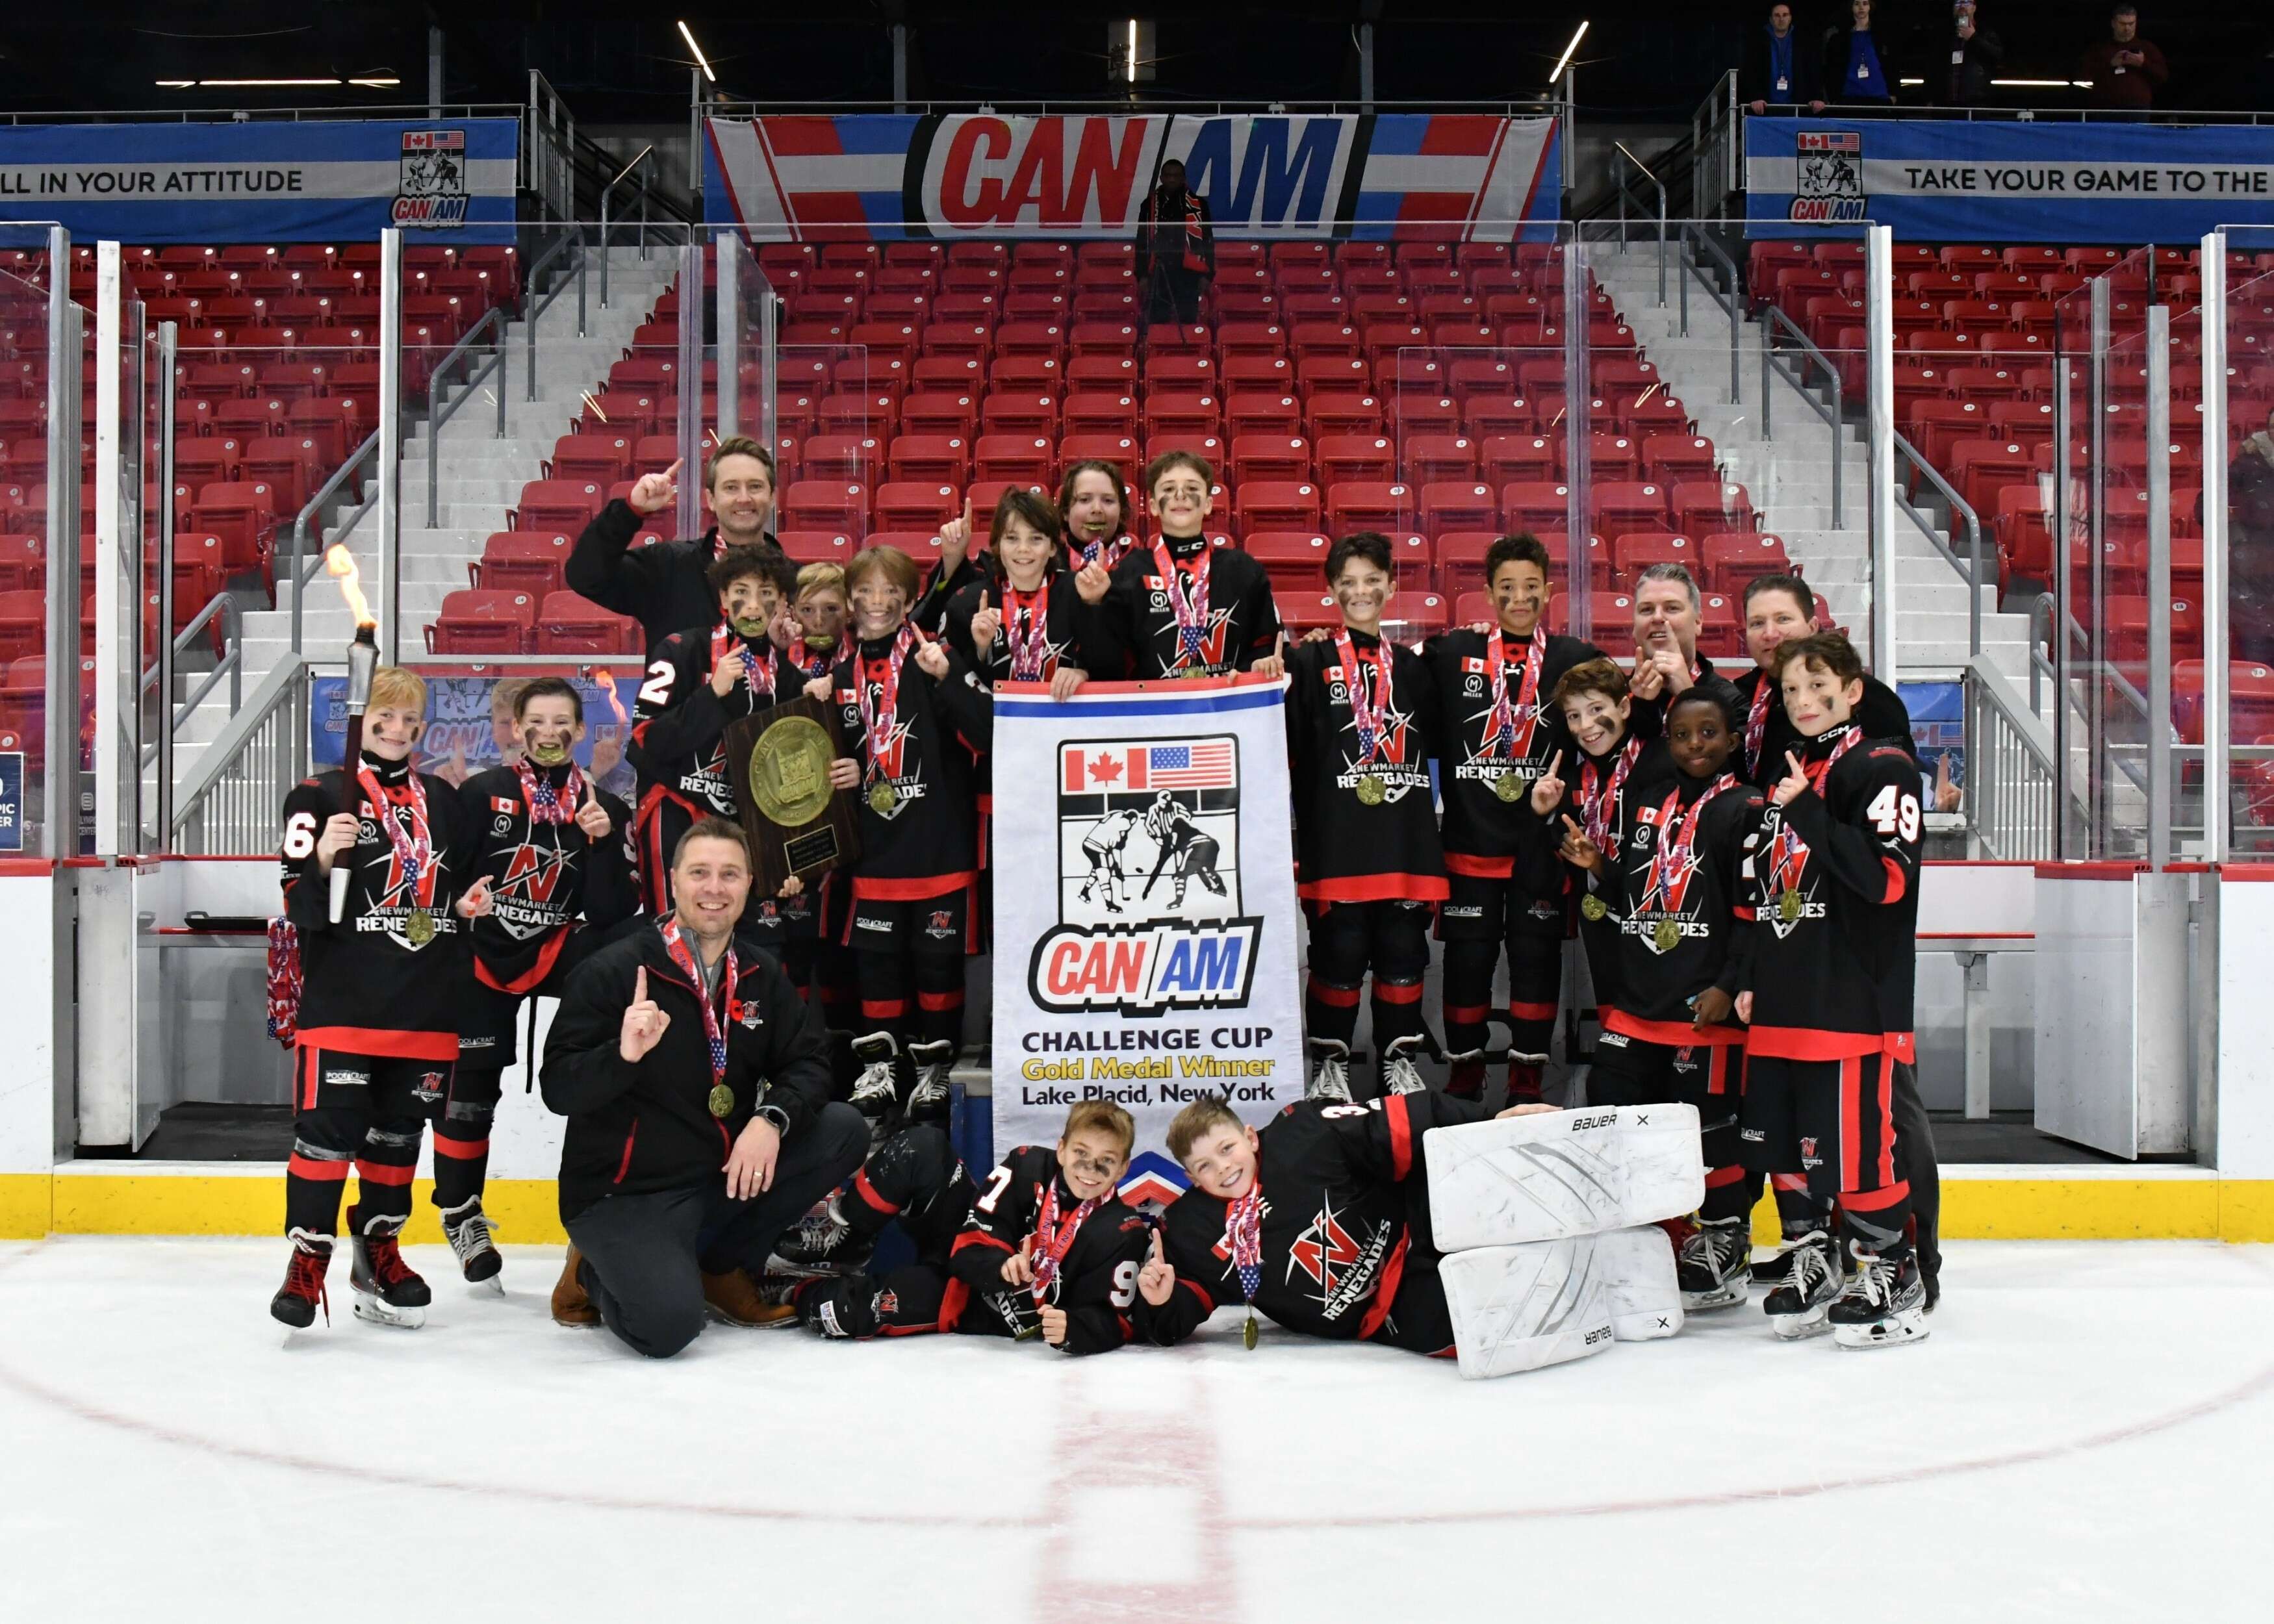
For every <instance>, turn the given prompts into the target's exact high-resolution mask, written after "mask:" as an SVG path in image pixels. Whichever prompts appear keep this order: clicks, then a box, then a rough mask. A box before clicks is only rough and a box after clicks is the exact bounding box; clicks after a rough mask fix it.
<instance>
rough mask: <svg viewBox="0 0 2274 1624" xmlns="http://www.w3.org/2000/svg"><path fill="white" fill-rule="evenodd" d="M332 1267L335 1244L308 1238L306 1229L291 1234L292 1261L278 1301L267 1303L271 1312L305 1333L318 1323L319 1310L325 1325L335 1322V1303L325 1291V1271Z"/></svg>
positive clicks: (273, 1300)
mask: <svg viewBox="0 0 2274 1624" xmlns="http://www.w3.org/2000/svg"><path fill="white" fill-rule="evenodd" d="M330 1267H332V1243H331V1241H330V1239H329V1238H328V1237H322V1236H315V1235H311V1234H309V1233H308V1232H307V1231H306V1230H305V1229H295V1230H293V1231H292V1261H291V1262H290V1263H289V1264H287V1265H286V1266H285V1268H284V1284H283V1286H282V1288H281V1289H279V1290H278V1291H277V1293H276V1295H275V1297H270V1298H269V1299H268V1312H269V1313H270V1314H272V1315H274V1316H275V1318H276V1319H281V1320H282V1321H283V1322H284V1323H285V1324H286V1325H289V1326H290V1327H292V1328H293V1329H294V1330H297V1331H305V1330H306V1329H307V1328H308V1327H310V1326H312V1325H313V1324H315V1323H316V1310H317V1309H318V1308H319V1307H320V1308H322V1309H323V1311H324V1323H325V1324H326V1325H329V1324H330V1323H331V1322H332V1302H331V1297H330V1295H329V1294H328V1292H326V1291H325V1289H324V1274H325V1271H326V1270H328V1269H329V1268H330Z"/></svg>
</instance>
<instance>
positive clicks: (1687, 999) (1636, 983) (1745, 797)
mask: <svg viewBox="0 0 2274 1624" xmlns="http://www.w3.org/2000/svg"><path fill="white" fill-rule="evenodd" d="M1626 798H1627V799H1628V801H1629V803H1630V812H1629V816H1625V817H1623V818H1622V820H1621V825H1622V829H1623V833H1624V836H1625V844H1624V845H1623V846H1622V847H1621V848H1620V851H1619V853H1618V854H1617V855H1616V856H1615V858H1610V859H1609V861H1611V866H1612V868H1613V870H1614V872H1613V873H1612V875H1610V876H1607V878H1608V881H1609V883H1608V884H1599V883H1597V882H1596V876H1589V893H1588V894H1590V895H1593V896H1596V897H1600V898H1602V899H1603V901H1604V902H1605V904H1606V906H1608V908H1609V910H1610V913H1609V916H1608V918H1607V920H1606V921H1605V922H1606V923H1608V924H1614V925H1615V926H1616V927H1617V930H1618V971H1617V977H1618V997H1617V999H1616V1001H1615V1004H1614V1005H1613V1006H1612V1007H1610V1008H1608V1009H1605V1010H1604V1011H1602V1020H1603V1028H1604V1030H1605V1031H1608V1032H1620V1033H1624V1034H1626V1035H1627V1036H1629V1037H1630V1038H1641V1039H1643V1040H1645V1041H1648V1042H1653V1043H1669V1044H1672V1045H1674V1046H1675V1047H1676V1048H1681V1047H1683V1046H1685V1045H1688V1044H1691V1043H1696V1042H1701V1041H1706V1040H1705V1039H1703V1038H1701V1037H1699V1036H1698V1034H1696V1033H1695V1032H1694V1031H1693V1030H1692V1028H1691V1026H1690V1020H1691V1010H1690V1004H1691V1002H1692V1001H1693V1000H1694V999H1696V997H1697V996H1698V994H1699V993H1701V992H1703V991H1705V990H1706V989H1707V988H1709V987H1719V988H1721V989H1722V990H1723V991H1725V992H1727V993H1728V994H1729V995H1730V996H1732V997H1735V996H1736V994H1737V991H1738V990H1739V989H1740V988H1742V987H1743V985H1744V980H1743V976H1744V959H1745V953H1746V951H1747V950H1748V948H1749V946H1750V943H1751V934H1752V918H1753V908H1752V899H1751V894H1750V892H1749V891H1748V890H1747V889H1746V883H1745V876H1744V867H1745V855H1746V853H1747V851H1748V850H1749V849H1750V846H1751V841H1752V838H1753V837H1754V836H1755V834H1756V833H1758V830H1759V826H1760V814H1761V806H1762V801H1761V794H1760V792H1759V791H1758V790H1756V789H1755V788H1753V787H1752V786H1751V785H1750V784H1747V783H1744V782H1743V780H1742V779H1740V778H1738V777H1737V776H1736V774H1735V773H1734V772H1728V773H1724V774H1722V775H1721V777H1720V778H1716V779H1715V780H1714V781H1713V783H1711V784H1706V783H1702V782H1700V781H1699V780H1698V779H1696V778H1690V777H1688V776H1686V775H1684V774H1683V773H1682V772H1680V771H1675V772H1674V773H1672V774H1671V775H1670V776H1669V777H1668V778H1664V779H1662V780H1660V781H1659V782H1657V783H1655V784H1652V785H1649V786H1645V787H1644V788H1641V789H1637V788H1635V787H1634V786H1633V785H1632V783H1631V781H1630V785H1629V787H1628V790H1627V792H1626ZM1606 855H1607V857H1608V856H1609V854H1608V853H1607V854H1606ZM1718 1035H1720V1036H1721V1037H1722V1038H1724V1039H1725V1040H1727V1041H1740V1040H1741V1039H1742V1038H1743V1033H1742V1032H1741V1031H1740V1030H1739V1029H1738V1028H1737V1027H1736V1026H1729V1027H1728V1028H1727V1029H1726V1030H1724V1031H1721V1032H1720V1033H1719V1034H1718Z"/></svg>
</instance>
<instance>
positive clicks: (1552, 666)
mask: <svg viewBox="0 0 2274 1624" xmlns="http://www.w3.org/2000/svg"><path fill="white" fill-rule="evenodd" d="M1488 639H1489V641H1488ZM1494 643H1498V644H1499V647H1500V658H1499V667H1498V676H1497V679H1495V666H1494V659H1493V644H1494ZM1535 643H1536V644H1537V646H1538V649H1539V652H1540V661H1539V668H1538V671H1537V673H1533V671H1532V668H1531V665H1530V661H1531V657H1532V650H1533V647H1534V645H1535ZM1421 658H1422V660H1423V663H1424V664H1425V665H1427V669H1428V673H1429V679H1430V682H1431V684H1432V686H1433V687H1434V688H1435V690H1436V694H1437V701H1438V704H1439V705H1440V707H1441V708H1442V712H1443V716H1444V743H1443V746H1442V760H1443V763H1444V768H1443V771H1442V774H1441V775H1440V776H1441V778H1442V793H1443V795H1444V797H1445V832H1444V841H1445V866H1446V867H1447V868H1449V869H1451V870H1452V871H1453V872H1454V873H1456V874H1465V875H1471V876H1478V877H1480V878H1487V879H1497V878H1506V877H1508V876H1509V875H1510V873H1511V871H1512V867H1513V861H1514V858H1515V855H1516V843H1517V825H1516V820H1515V818H1514V817H1513V816H1512V813H1513V811H1514V808H1515V806H1516V805H1517V803H1518V802H1520V801H1522V800H1523V799H1524V796H1525V794H1526V793H1529V792H1530V790H1531V788H1532V779H1534V778H1538V777H1539V776H1540V772H1541V771H1543V770H1545V769H1546V767H1547V763H1548V762H1549V761H1550V760H1551V759H1553V757H1554V756H1555V752H1556V751H1558V750H1561V751H1562V752H1563V759H1564V760H1565V761H1567V762H1569V761H1570V760H1571V759H1572V753H1573V752H1572V745H1571V738H1570V733H1568V732H1566V731H1565V729H1564V726H1563V718H1562V717H1561V716H1559V715H1558V714H1556V711H1555V707H1554V706H1553V705H1551V704H1549V703H1547V696H1548V695H1550V694H1552V693H1554V692H1555V685H1556V683H1558V682H1559V681H1561V680H1562V677H1563V673H1565V672H1567V671H1569V670H1570V669H1571V667H1572V666H1574V665H1578V664H1580V663H1581V662H1582V661H1585V660H1591V659H1600V658H1602V653H1601V650H1599V649H1597V648H1596V647H1595V646H1594V645H1593V643H1582V642H1580V641H1579V640H1578V639H1577V638H1576V637H1561V636H1550V635H1547V633H1546V632H1545V631H1544V630H1542V631H1540V632H1538V633H1535V634H1534V636H1533V637H1532V638H1527V639H1524V640H1522V641H1519V640H1517V639H1516V638H1513V637H1510V636H1509V635H1508V634H1507V633H1505V632H1503V631H1501V630H1500V629H1499V628H1494V629H1493V630H1492V631H1490V632H1474V631H1471V630H1469V629H1467V628H1462V629H1460V630H1458V631H1450V632H1441V633H1439V634H1438V635H1436V636H1434V637H1432V638H1430V639H1429V640H1428V642H1427V643H1423V644H1422V645H1421ZM1503 694H1504V695H1505V697H1506V704H1505V705H1502V704H1501V703H1500V700H1501V697H1502V695H1503ZM1503 725H1504V726H1505V736H1504V737H1503V736H1502V729H1503ZM1503 779H1507V780H1510V783H1509V787H1508V788H1506V789H1503V788H1502V787H1501V786H1502V780H1503Z"/></svg>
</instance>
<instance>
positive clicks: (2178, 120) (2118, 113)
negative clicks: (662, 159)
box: [41, 102, 2274, 124]
mask: <svg viewBox="0 0 2274 1624" xmlns="http://www.w3.org/2000/svg"><path fill="white" fill-rule="evenodd" d="M1739 105H1740V107H1741V108H1742V107H1743V103H1742V102H1741V103H1739ZM767 110H768V111H772V108H771V107H770V108H769V109H767ZM1802 115H1806V116H1807V117H1811V118H1827V117H1836V118H1871V117H1878V118H1901V119H1903V120H1906V121H1916V120H1920V119H1931V120H1938V121H1939V120H1945V119H1946V120H1948V121H1950V122H1952V123H1954V124H2135V123H2137V122H2138V117H2139V116H2138V115H2137V114H2135V113H2132V112H2128V111H2124V110H2121V109H2118V110H2110V109H2101V108H2090V107H1937V108H1923V107H1894V106H1889V105H1888V104H1887V103H1886V102H1826V103H1825V104H1824V110H1823V112H1821V113H1818V112H1816V111H1815V110H1814V109H1811V107H1810V106H1809V105H1808V103H1807V102H1769V103H1767V105H1766V109H1765V111H1764V113H1763V114H1762V115H1760V116H1761V117H1770V118H1791V117H1799V116H1802ZM1744 116H1745V117H1748V118H1751V117H1755V115H1754V114H1753V112H1752V110H1751V109H1750V108H1745V109H1744ZM41 117H46V115H44V114H42V115H41ZM2156 117H2157V120H2158V121H2159V122H2160V121H2168V122H2170V123H2172V124H2201V123H2204V122H2222V123H2228V124H2274V113H2270V112H2267V111H2264V110H2263V109H2261V110H2259V111H2257V112H2250V111H2246V110H2241V109H2226V110H2222V109H2215V108H2168V109H2167V108H2165V107H2163V106H2161V105H2160V104H2159V105H2158V106H2157V109H2156Z"/></svg>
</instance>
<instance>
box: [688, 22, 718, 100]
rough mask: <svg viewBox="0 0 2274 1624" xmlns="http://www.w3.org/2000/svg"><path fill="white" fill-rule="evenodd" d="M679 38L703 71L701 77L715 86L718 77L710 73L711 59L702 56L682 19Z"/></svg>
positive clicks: (700, 49)
mask: <svg viewBox="0 0 2274 1624" xmlns="http://www.w3.org/2000/svg"><path fill="white" fill-rule="evenodd" d="M679 37H680V38H681V39H682V40H684V41H687V49H689V50H691V51H693V52H694V53H695V65H696V66H697V67H698V68H700V69H702V70H703V77H704V79H709V80H710V81H711V82H712V84H714V85H715V84H717V83H718V82H719V76H718V75H717V74H716V73H713V72H712V71H711V58H710V57H708V56H704V54H703V48H702V47H701V46H700V45H697V43H696V42H695V35H694V34H693V33H692V32H691V31H690V30H689V28H688V26H687V22H686V19H684V18H682V19H680V24H679Z"/></svg>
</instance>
